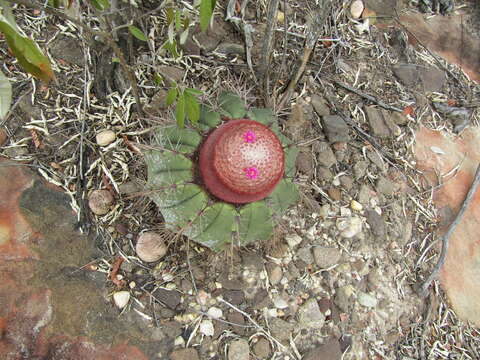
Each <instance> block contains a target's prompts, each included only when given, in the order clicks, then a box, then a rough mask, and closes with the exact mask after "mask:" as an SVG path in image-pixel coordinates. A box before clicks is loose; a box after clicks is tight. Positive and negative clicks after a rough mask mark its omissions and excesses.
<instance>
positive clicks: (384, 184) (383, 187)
mask: <svg viewBox="0 0 480 360" xmlns="http://www.w3.org/2000/svg"><path fill="white" fill-rule="evenodd" d="M376 187H377V191H378V192H379V193H380V194H383V195H387V196H392V195H393V194H394V193H395V190H396V189H395V188H396V185H395V183H394V182H392V181H390V180H388V179H387V178H385V177H383V176H379V178H378V180H377V184H376Z"/></svg>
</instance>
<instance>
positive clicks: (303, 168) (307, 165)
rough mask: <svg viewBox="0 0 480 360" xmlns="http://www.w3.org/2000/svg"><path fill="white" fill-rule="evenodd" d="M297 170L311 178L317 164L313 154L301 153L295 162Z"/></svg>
mask: <svg viewBox="0 0 480 360" xmlns="http://www.w3.org/2000/svg"><path fill="white" fill-rule="evenodd" d="M295 164H296V166H297V170H298V171H300V172H301V173H302V174H305V175H307V176H308V177H311V176H312V175H313V172H314V169H315V164H314V162H313V158H312V154H311V153H310V152H307V151H300V152H299V153H298V155H297V160H296V162H295Z"/></svg>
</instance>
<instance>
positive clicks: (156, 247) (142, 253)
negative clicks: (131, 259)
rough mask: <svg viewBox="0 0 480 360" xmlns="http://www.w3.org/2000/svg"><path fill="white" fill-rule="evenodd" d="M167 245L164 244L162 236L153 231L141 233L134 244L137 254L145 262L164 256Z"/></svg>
mask: <svg viewBox="0 0 480 360" xmlns="http://www.w3.org/2000/svg"><path fill="white" fill-rule="evenodd" d="M167 250H168V247H167V245H165V241H164V236H162V235H161V234H159V233H156V232H153V231H147V232H144V233H142V234H141V235H140V236H139V237H138V239H137V244H136V245H135V251H136V253H137V256H138V257H139V258H140V259H141V260H142V261H145V262H154V261H158V260H160V259H161V258H163V257H164V256H165V254H166V253H167Z"/></svg>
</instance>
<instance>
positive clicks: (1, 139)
mask: <svg viewBox="0 0 480 360" xmlns="http://www.w3.org/2000/svg"><path fill="white" fill-rule="evenodd" d="M7 139H8V136H7V132H6V131H5V130H3V129H2V128H0V146H3V145H5V143H6V142H7Z"/></svg>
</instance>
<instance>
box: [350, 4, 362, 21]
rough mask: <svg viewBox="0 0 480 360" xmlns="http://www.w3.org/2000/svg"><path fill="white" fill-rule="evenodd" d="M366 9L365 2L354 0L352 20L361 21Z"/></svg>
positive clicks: (351, 9) (351, 11)
mask: <svg viewBox="0 0 480 360" xmlns="http://www.w3.org/2000/svg"><path fill="white" fill-rule="evenodd" d="M364 8H365V6H364V5H363V1H361V0H354V1H353V2H352V4H351V5H350V15H352V18H354V19H360V16H362V12H363V9H364Z"/></svg>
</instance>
